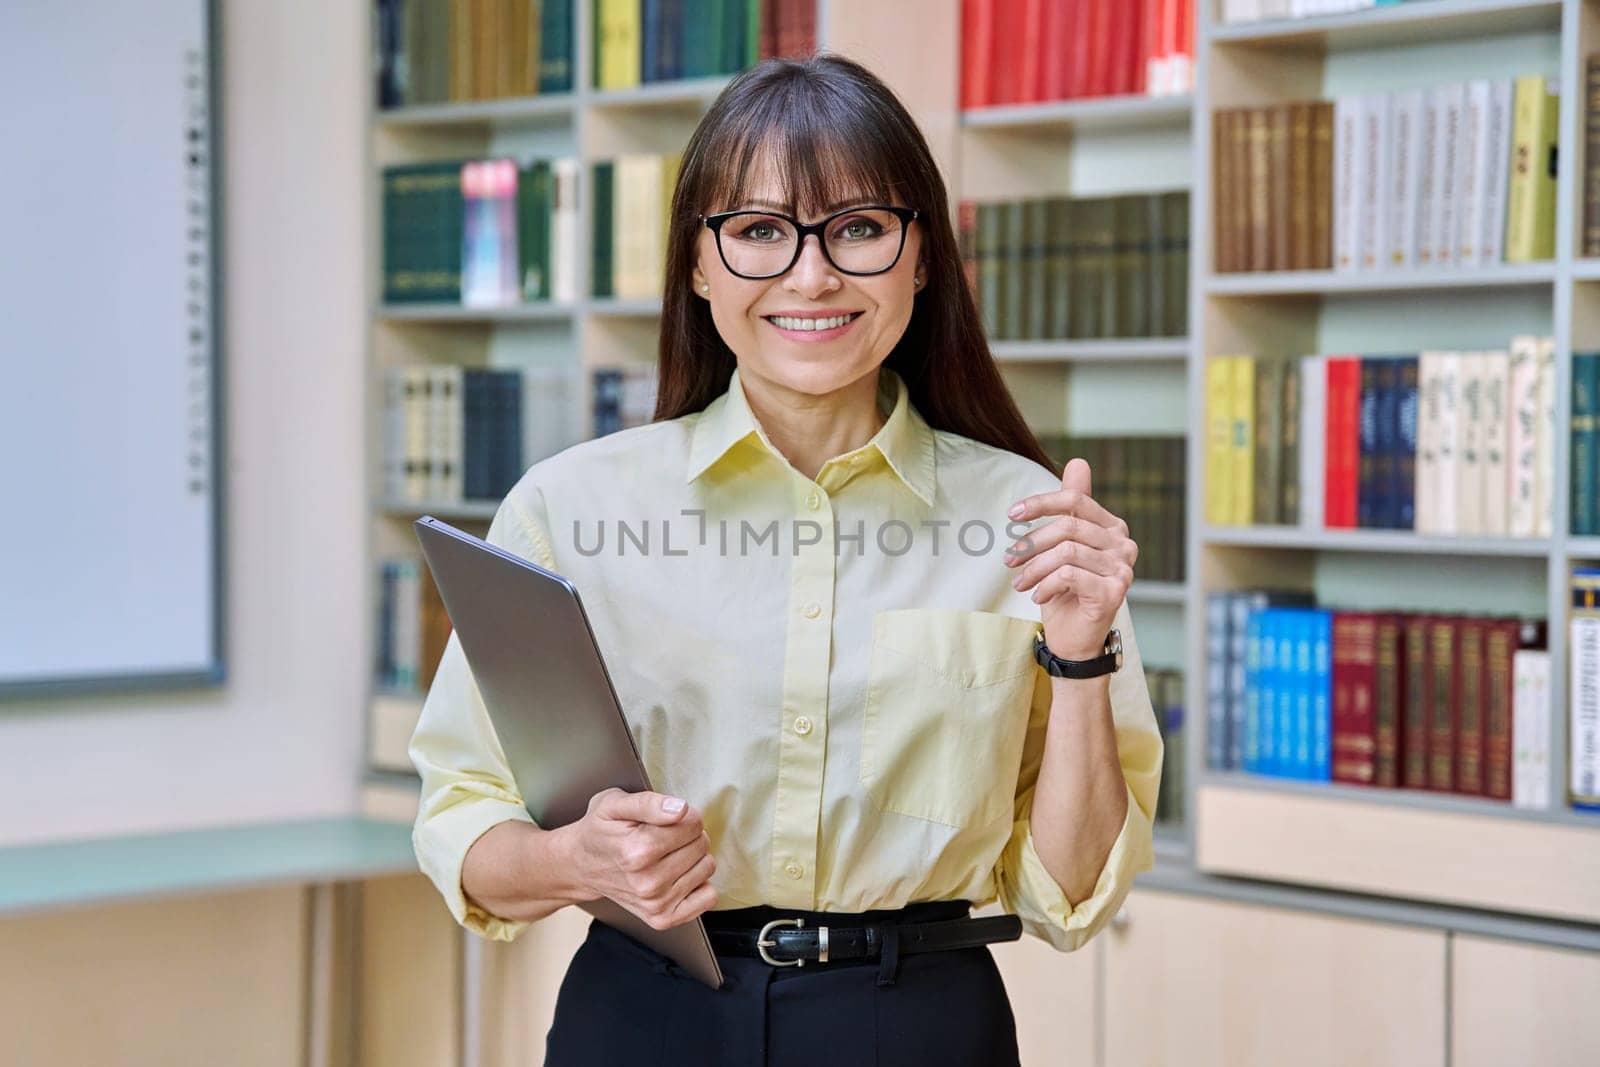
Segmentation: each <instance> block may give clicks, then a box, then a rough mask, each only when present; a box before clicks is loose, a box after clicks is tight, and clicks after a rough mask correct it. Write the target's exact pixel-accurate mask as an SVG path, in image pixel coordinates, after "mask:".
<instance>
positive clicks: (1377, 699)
mask: <svg viewBox="0 0 1600 1067" xmlns="http://www.w3.org/2000/svg"><path fill="white" fill-rule="evenodd" d="M1405 641H1406V626H1405V618H1404V617H1403V616H1401V615H1397V614H1394V613H1393V612H1388V613H1384V614H1380V615H1379V616H1378V617H1377V664H1376V667H1375V669H1374V671H1373V696H1372V714H1373V732H1372V736H1373V739H1374V740H1375V741H1376V742H1377V751H1376V753H1375V756H1374V762H1373V774H1372V783H1373V784H1374V785H1380V786H1383V787H1384V788H1386V789H1393V788H1394V787H1395V786H1398V785H1399V784H1400V762H1401V754H1402V752H1403V751H1404V749H1403V741H1404V730H1403V727H1402V723H1403V721H1404V717H1405V705H1406V644H1405Z"/></svg>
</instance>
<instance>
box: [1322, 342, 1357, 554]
mask: <svg viewBox="0 0 1600 1067" xmlns="http://www.w3.org/2000/svg"><path fill="white" fill-rule="evenodd" d="M1327 403H1328V407H1327V418H1326V422H1325V423H1324V425H1325V427H1326V439H1325V442H1324V446H1323V448H1324V451H1323V457H1324V462H1325V464H1326V467H1325V470H1324V474H1323V505H1322V524H1323V525H1324V526H1325V527H1327V528H1328V529H1330V530H1331V529H1351V528H1353V527H1354V526H1355V525H1356V502H1357V490H1358V488H1359V484H1360V483H1359V479H1358V475H1359V473H1360V468H1361V434H1360V429H1361V360H1360V359H1359V358H1358V357H1355V356H1330V357H1329V359H1328V387H1327Z"/></svg>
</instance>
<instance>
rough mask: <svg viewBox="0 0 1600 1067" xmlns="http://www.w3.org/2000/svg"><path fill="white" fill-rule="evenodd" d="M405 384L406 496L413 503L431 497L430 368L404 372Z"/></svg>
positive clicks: (410, 368)
mask: <svg viewBox="0 0 1600 1067" xmlns="http://www.w3.org/2000/svg"><path fill="white" fill-rule="evenodd" d="M405 371H406V381H407V382H408V383H409V388H408V389H407V390H406V448H405V457H406V458H405V471H406V494H405V499H407V500H411V501H418V500H426V499H427V498H428V488H429V486H428V395H429V393H431V392H432V387H431V383H430V382H429V381H428V368H427V367H426V366H419V365H413V366H409V367H407V368H406V369H405Z"/></svg>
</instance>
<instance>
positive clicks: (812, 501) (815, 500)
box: [806, 493, 822, 511]
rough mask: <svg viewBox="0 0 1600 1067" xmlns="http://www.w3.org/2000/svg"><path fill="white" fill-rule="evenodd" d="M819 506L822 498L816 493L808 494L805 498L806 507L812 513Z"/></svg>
mask: <svg viewBox="0 0 1600 1067" xmlns="http://www.w3.org/2000/svg"><path fill="white" fill-rule="evenodd" d="M821 506H822V498H821V497H820V496H818V495H817V494H816V493H810V494H808V495H807V496H806V507H808V508H810V509H811V510H812V511H816V510H817V508H819V507H821Z"/></svg>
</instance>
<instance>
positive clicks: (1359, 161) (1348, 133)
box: [1333, 96, 1366, 271]
mask: <svg viewBox="0 0 1600 1067" xmlns="http://www.w3.org/2000/svg"><path fill="white" fill-rule="evenodd" d="M1365 110H1366V109H1365V98H1364V97H1360V96H1341V97H1339V98H1338V99H1337V100H1335V101H1334V128H1335V131H1336V136H1337V142H1336V143H1335V146H1334V166H1335V176H1334V181H1335V186H1334V209H1333V247H1334V269H1335V270H1338V271H1353V270H1356V269H1357V268H1359V267H1360V265H1361V203H1360V200H1359V197H1360V194H1361V187H1362V176H1363V175H1364V174H1365V171H1366V159H1365V147H1366V139H1365V138H1364V137H1363V136H1362V128H1363V118H1364V113H1365Z"/></svg>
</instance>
